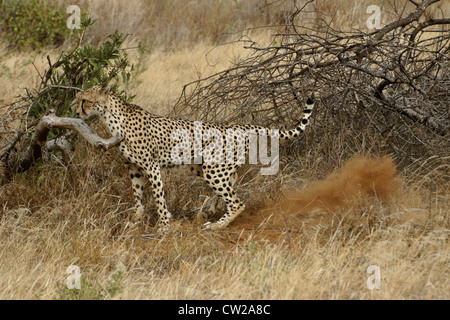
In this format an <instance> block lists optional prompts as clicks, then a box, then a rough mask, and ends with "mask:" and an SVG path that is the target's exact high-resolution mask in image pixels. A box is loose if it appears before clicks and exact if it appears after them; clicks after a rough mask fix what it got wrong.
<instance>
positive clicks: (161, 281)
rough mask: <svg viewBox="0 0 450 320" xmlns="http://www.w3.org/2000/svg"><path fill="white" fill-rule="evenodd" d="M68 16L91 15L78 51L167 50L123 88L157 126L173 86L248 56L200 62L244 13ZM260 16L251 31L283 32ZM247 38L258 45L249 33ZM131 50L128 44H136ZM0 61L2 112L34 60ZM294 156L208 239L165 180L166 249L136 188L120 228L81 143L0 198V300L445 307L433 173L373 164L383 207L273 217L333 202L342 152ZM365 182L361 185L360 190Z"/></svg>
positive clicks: (445, 258)
mask: <svg viewBox="0 0 450 320" xmlns="http://www.w3.org/2000/svg"><path fill="white" fill-rule="evenodd" d="M352 1H353V0H352ZM352 1H350V0H348V1H345V4H346V5H348V6H350V4H354V6H351V7H352V8H353V9H354V11H355V10H356V11H357V9H355V8H359V6H362V5H361V4H360V2H356V1H355V2H352ZM60 3H62V4H66V3H67V2H65V1H60ZM70 3H71V4H76V3H77V2H76V1H70ZM78 3H79V4H80V6H81V7H82V8H84V7H83V6H89V8H90V10H92V13H93V14H96V15H97V16H98V17H99V21H98V23H97V25H96V29H95V32H94V33H93V34H91V35H90V37H92V39H94V38H95V37H98V39H101V38H102V37H104V36H105V35H106V34H107V33H108V32H110V31H111V28H115V27H119V28H122V31H124V32H127V33H130V34H132V35H133V37H135V38H136V39H138V40H142V39H144V40H145V39H147V41H148V42H152V41H154V42H155V43H159V44H162V43H163V42H164V41H167V42H164V43H165V45H159V46H158V45H156V46H155V47H154V48H153V50H152V51H151V53H147V54H146V55H145V56H144V57H143V58H142V57H141V58H142V59H143V60H142V61H141V63H142V64H143V67H144V69H145V70H144V71H142V72H141V73H140V74H139V75H138V78H137V82H135V83H133V84H131V85H130V87H129V90H130V91H132V93H134V94H137V96H136V98H135V102H136V103H138V104H141V105H143V106H144V107H145V108H147V109H148V110H150V111H153V112H156V113H159V114H165V113H167V112H168V110H169V108H170V106H171V104H172V102H173V101H174V100H175V99H176V98H177V97H178V96H179V93H180V92H181V86H182V85H183V84H185V83H187V82H189V81H192V80H195V79H196V78H198V77H203V76H206V75H208V74H211V73H213V72H216V71H218V70H221V69H223V68H226V67H228V66H229V65H230V61H233V60H235V59H238V58H239V57H242V56H243V55H245V54H246V53H247V51H246V50H245V49H243V48H242V45H240V44H233V45H232V46H221V47H218V48H216V49H214V50H212V51H211V48H212V46H213V43H217V42H220V41H222V40H224V39H225V38H221V32H222V31H223V32H228V31H229V30H232V31H233V32H234V31H236V28H238V27H239V28H240V27H241V26H247V25H246V23H247V22H246V21H248V19H249V18H248V17H250V18H251V17H253V16H254V11H253V8H254V6H255V5H256V4H255V2H254V1H233V2H232V1H229V2H228V1H222V2H221V1H208V0H204V1H198V2H194V1H177V0H170V1H151V2H150V1H143V0H140V1H138V0H133V1H131V2H130V1H127V2H123V1H108V5H105V4H104V2H97V1H95V2H94V1H89V2H87V1H84V2H83V1H79V2H78ZM258 3H260V2H259V1H258ZM334 3H335V2H331V1H322V2H321V1H317V2H316V5H317V6H319V7H320V8H319V9H320V10H322V12H323V13H324V15H327V16H330V14H332V13H333V10H334V9H337V10H339V11H338V12H339V16H338V19H340V20H342V21H344V20H346V21H349V19H350V18H352V19H353V21H354V24H356V25H359V22H358V21H360V20H359V19H360V18H359V17H358V16H357V14H355V13H354V12H353V13H351V11H352V10H344V5H343V6H342V8H341V7H336V5H335V4H334ZM342 3H343V2H342ZM130 4H132V5H130ZM383 5H387V4H386V2H383ZM142 6H146V7H145V8H143V7H142ZM233 6H234V7H233ZM224 8H228V9H227V10H224ZM230 8H231V9H230ZM233 8H240V9H239V10H242V15H240V16H239V19H241V20H239V21H236V20H234V18H232V16H233V15H235V13H236V11H233V10H238V9H233ZM333 8H334V9H333ZM361 8H362V7H361ZM363 9H364V8H363ZM152 10H153V11H152ZM266 14H267V17H259V18H258V19H262V20H258V21H259V23H261V24H264V23H265V22H271V23H272V22H274V21H275V20H272V19H282V15H280V17H273V16H272V15H271V14H270V12H267V13H266ZM365 16H366V15H364V17H365ZM100 17H103V18H102V19H100ZM180 17H183V18H184V19H183V23H179V21H180ZM233 17H234V16H233ZM199 19H200V20H201V21H199ZM202 19H203V20H202ZM264 19H266V20H264ZM250 20H251V19H250ZM216 21H219V22H220V23H216ZM252 21H254V20H252ZM336 21H338V20H336ZM364 21H365V20H364ZM251 23H252V22H250V24H251ZM224 24H225V26H226V27H225V26H224ZM255 24H256V25H257V23H256V22H255ZM213 25H217V27H216V28H218V29H217V30H216V29H214V27H213ZM269 34H270V31H269ZM254 36H255V37H260V39H261V41H264V39H267V34H265V33H264V32H263V33H259V34H254ZM133 37H130V39H129V40H130V41H136V39H132V38H133ZM146 37H147V38H146ZM227 39H228V40H230V39H234V38H227ZM227 39H225V40H227ZM94 40H95V39H94ZM133 43H135V42H130V46H131V45H133ZM1 50H2V51H1V52H2V55H1V56H2V57H1V58H0V63H1V70H0V71H1V72H0V90H1V91H0V94H1V97H2V98H1V99H3V100H4V101H3V102H9V101H10V99H12V97H13V96H14V95H16V94H17V93H18V92H19V91H20V90H22V88H24V87H33V84H35V83H37V79H38V74H37V72H36V70H35V66H36V67H37V69H38V70H43V68H44V67H45V65H46V55H45V54H44V53H42V54H39V53H32V54H30V53H15V54H14V55H12V54H8V53H7V52H5V49H4V48H2V49H1ZM50 54H51V55H52V54H54V55H55V56H56V55H57V52H56V51H55V52H51V53H50ZM132 58H134V59H138V56H132ZM33 61H34V65H35V66H33V64H32V62H33ZM0 102H1V101H0ZM3 102H2V103H3ZM95 129H96V130H100V131H101V127H99V126H96V127H95ZM102 133H103V134H104V132H102ZM368 140H370V139H368ZM372 140H373V139H372ZM372 140H371V141H372ZM336 141H339V137H336ZM371 143H372V144H373V145H375V146H376V142H373V141H372V142H371ZM306 145H307V150H302V151H301V153H299V154H296V153H293V154H290V155H282V159H281V167H280V172H279V173H278V174H277V175H276V176H270V177H261V176H258V175H256V174H254V171H248V168H247V167H244V168H243V169H242V170H241V178H240V180H239V181H238V187H237V189H238V194H239V196H240V197H241V198H242V199H243V200H244V201H245V203H246V204H247V210H246V211H245V212H244V213H243V215H242V216H241V217H239V218H238V219H237V220H236V221H235V222H234V223H233V224H232V225H231V226H229V228H227V229H225V230H223V231H219V232H205V231H201V228H200V225H201V221H202V219H203V216H204V214H205V213H207V210H206V208H202V206H203V205H204V204H207V203H208V199H209V200H210V199H211V197H212V196H213V193H212V192H211V191H210V190H209V189H208V188H207V186H206V185H205V184H204V183H203V182H202V181H201V180H199V179H196V178H192V176H190V175H189V174H188V173H187V172H186V171H185V170H183V169H180V170H168V171H164V173H163V180H164V182H165V190H166V198H167V202H168V206H169V209H170V210H171V211H172V212H173V214H174V221H173V227H172V230H171V231H170V233H169V234H168V235H166V236H164V237H153V236H152V235H151V234H152V232H153V231H154V229H153V225H154V223H155V212H156V208H155V205H154V202H153V199H152V197H151V192H150V191H149V190H148V189H149V187H150V186H149V185H147V186H146V190H147V191H146V192H145V194H146V195H145V199H144V202H145V204H146V206H147V216H146V217H145V219H144V220H143V221H142V222H141V223H140V224H138V225H133V224H131V219H130V216H131V215H132V213H133V195H132V191H131V188H130V183H129V181H128V175H127V172H126V168H125V166H124V164H123V162H122V161H121V160H120V158H119V157H118V155H117V154H116V150H110V151H108V152H106V153H102V154H98V153H97V152H95V151H94V150H92V149H91V148H89V147H88V146H87V144H85V143H84V142H83V141H81V140H80V141H79V143H78V144H77V148H76V149H75V150H74V158H73V163H74V165H75V166H76V168H77V170H76V171H75V172H74V171H70V169H69V168H67V167H66V166H65V165H64V164H63V163H62V162H61V160H60V159H59V158H58V156H57V155H55V156H53V157H52V161H51V162H47V163H42V164H37V165H36V166H34V167H33V168H32V169H30V171H28V172H26V173H21V174H17V175H16V176H15V177H14V178H13V180H12V181H11V182H10V183H9V184H8V185H4V186H1V187H0V298H1V299H448V298H449V292H450V283H449V279H448V276H449V274H448V266H449V262H450V254H449V252H450V250H449V249H450V248H449V227H450V225H449V221H450V220H449V200H450V198H449V190H448V183H445V182H446V181H447V182H448V179H449V177H448V165H445V163H448V159H427V160H421V161H422V163H421V164H422V165H421V166H419V169H420V170H419V169H417V167H418V166H411V167H410V168H409V167H406V168H402V169H401V170H399V171H395V163H391V164H388V163H384V164H385V166H381V167H379V170H381V171H379V172H378V173H379V174H380V175H381V176H383V175H387V176H388V177H390V179H387V180H381V182H380V183H381V188H383V187H386V186H388V187H389V186H392V185H390V184H389V181H390V182H392V181H395V182H397V181H399V182H400V183H398V184H397V183H395V186H396V187H398V192H396V193H395V195H394V196H392V197H390V198H389V199H385V198H382V197H380V194H379V192H376V193H374V194H370V192H369V193H358V196H355V197H354V198H353V199H350V200H349V199H345V201H343V202H339V203H338V205H336V206H333V207H332V208H327V209H325V210H324V209H323V208H322V207H320V206H317V207H316V208H315V210H304V209H303V208H300V207H298V208H296V210H294V211H292V210H287V209H286V208H284V207H283V204H285V201H286V198H283V196H282V195H281V194H283V193H288V192H290V191H291V190H292V189H293V188H296V189H298V190H300V191H299V192H300V194H302V193H308V192H309V193H311V192H313V193H314V192H318V191H317V189H315V188H316V187H315V186H320V185H321V184H323V183H324V181H325V182H326V185H327V186H329V187H330V188H331V190H332V191H336V190H338V191H339V190H341V189H342V188H343V187H342V184H339V183H336V181H339V180H338V179H337V180H336V179H332V178H330V177H335V175H336V174H338V173H339V172H342V171H344V172H345V171H346V169H345V168H346V163H347V161H348V160H349V158H350V157H348V156H347V154H348V153H347V152H343V151H342V148H343V146H341V145H339V144H338V143H337V144H336V145H334V146H324V145H316V146H311V145H308V144H306ZM321 148H335V149H336V157H337V159H336V162H337V163H340V164H341V165H340V166H339V167H340V168H343V169H342V170H341V171H339V168H333V167H332V166H331V165H330V164H329V163H327V161H326V160H327V159H323V158H321V156H320V152H319V150H320V149H321ZM370 150H371V152H368V151H367V148H366V146H364V145H360V146H359V147H358V148H357V150H354V153H361V154H367V153H372V155H373V156H374V158H375V159H376V156H377V155H378V154H377V152H376V150H377V149H376V147H373V148H370ZM350 164H351V163H350ZM369 166H371V167H370V168H371V169H373V167H374V164H373V163H370V164H369ZM350 167H351V166H350ZM347 168H348V167H347ZM393 168H394V169H393ZM334 170H337V171H334ZM393 170H394V171H393ZM333 172H334V173H333ZM348 172H349V174H350V175H351V174H354V171H351V170H350V171H348ZM327 176H328V180H327ZM375 178H376V177H375ZM375 181H376V180H373V179H372V180H371V179H368V180H366V182H367V184H366V185H368V186H369V185H373V183H375ZM351 183H352V184H353V186H354V184H358V183H360V182H358V181H356V182H351ZM371 183H372V184H371ZM322 186H323V185H322ZM356 187H357V186H356ZM333 188H334V189H333ZM311 190H313V191H311ZM327 190H328V189H327ZM219 216H220V214H219V215H215V216H213V215H210V216H209V219H210V220H213V219H217V218H218V217H219ZM70 265H77V266H79V267H80V270H81V274H82V281H81V289H80V290H77V289H72V290H70V289H68V288H67V279H68V277H69V276H70V274H68V273H67V272H66V271H67V267H68V266H70ZM370 265H377V266H379V267H380V271H381V289H379V290H376V289H375V290H370V289H369V288H368V287H367V285H366V281H367V278H368V277H369V276H370V274H368V273H367V268H368V267H369V266H370Z"/></svg>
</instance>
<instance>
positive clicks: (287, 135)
mask: <svg viewBox="0 0 450 320" xmlns="http://www.w3.org/2000/svg"><path fill="white" fill-rule="evenodd" d="M313 108H314V97H309V98H308V100H307V101H306V105H305V109H303V118H302V120H301V121H300V124H299V125H298V126H297V127H296V128H294V129H292V130H284V131H280V138H281V139H286V140H288V139H293V138H297V137H298V136H299V135H300V134H301V133H302V132H303V131H305V128H306V126H307V125H308V123H309V120H308V119H309V117H310V116H311V113H312V110H313Z"/></svg>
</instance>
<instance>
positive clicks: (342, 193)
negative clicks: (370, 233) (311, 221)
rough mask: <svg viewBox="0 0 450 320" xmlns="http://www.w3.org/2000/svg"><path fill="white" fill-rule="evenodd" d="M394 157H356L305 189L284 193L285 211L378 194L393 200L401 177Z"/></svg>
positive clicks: (347, 203) (332, 205)
mask: <svg viewBox="0 0 450 320" xmlns="http://www.w3.org/2000/svg"><path fill="white" fill-rule="evenodd" d="M396 173H397V170H396V168H395V164H394V161H393V160H392V158H391V157H384V158H369V157H360V156H358V157H353V158H352V159H350V160H349V161H348V162H347V163H346V164H345V165H344V166H343V167H342V168H341V169H337V170H335V171H333V172H332V173H331V174H330V175H328V176H327V177H326V178H325V179H323V180H320V181H317V182H314V183H312V184H310V185H309V186H308V187H307V188H305V190H302V191H292V192H288V193H286V195H285V200H284V201H283V203H282V209H283V211H285V212H286V213H295V212H299V211H311V210H312V209H316V208H319V209H325V210H331V211H332V210H335V209H337V208H338V207H340V208H347V207H348V206H350V205H351V203H352V200H357V199H360V198H363V197H368V196H371V197H376V198H378V199H379V200H382V201H389V200H391V199H392V198H393V197H394V195H395V194H396V193H397V191H398V189H399V187H400V183H401V181H400V179H399V178H398V177H396Z"/></svg>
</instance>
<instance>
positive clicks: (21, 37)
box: [0, 0, 71, 49]
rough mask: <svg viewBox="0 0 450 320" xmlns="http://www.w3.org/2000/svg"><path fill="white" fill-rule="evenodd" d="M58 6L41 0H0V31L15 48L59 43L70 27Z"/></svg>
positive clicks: (31, 47) (64, 37) (67, 33)
mask: <svg viewBox="0 0 450 320" xmlns="http://www.w3.org/2000/svg"><path fill="white" fill-rule="evenodd" d="M67 17H68V15H67V13H66V12H65V10H64V9H63V8H61V7H55V6H52V5H49V4H47V3H46V2H45V1H42V0H27V1H22V0H0V32H1V33H2V38H3V40H4V41H6V43H7V44H8V45H9V46H10V48H15V49H24V48H25V49H28V48H30V49H41V48H43V47H48V46H53V47H54V46H60V45H62V44H63V43H64V41H65V39H66V37H68V35H69V34H70V32H71V30H70V29H69V28H67V24H66V19H67Z"/></svg>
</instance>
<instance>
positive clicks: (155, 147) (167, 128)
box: [76, 86, 314, 233]
mask: <svg viewBox="0 0 450 320" xmlns="http://www.w3.org/2000/svg"><path fill="white" fill-rule="evenodd" d="M76 104H77V107H76V113H77V115H78V116H79V117H80V118H81V119H82V120H87V119H90V118H96V117H98V118H99V119H100V121H102V122H103V123H104V124H105V126H106V128H107V129H108V131H109V132H110V134H111V135H113V136H116V137H118V138H121V139H122V140H121V142H120V144H119V145H118V148H119V150H120V152H121V154H122V156H123V157H124V158H125V161H126V164H127V165H128V169H129V174H130V178H131V184H132V188H133V193H134V197H135V214H134V217H133V219H134V220H139V219H140V218H141V217H142V215H143V213H144V206H143V204H142V199H143V191H144V184H145V179H146V178H147V179H149V180H150V182H151V185H152V191H153V197H154V199H155V202H156V206H157V213H158V218H159V220H158V231H157V232H162V233H165V232H167V231H168V230H169V229H170V218H171V213H170V212H169V211H168V209H167V205H166V201H165V197H164V189H163V181H162V179H161V172H160V169H161V168H164V167H173V166H175V165H180V164H188V165H189V166H190V169H191V171H193V172H194V173H196V174H197V176H200V177H202V178H203V179H204V180H205V181H206V183H207V184H208V185H209V186H210V187H211V188H212V189H213V191H214V192H215V193H216V194H217V195H218V197H219V198H221V199H223V200H224V202H225V205H226V213H225V214H224V215H223V216H222V217H221V218H220V219H219V220H218V221H216V222H214V223H211V222H207V223H205V224H204V225H203V228H204V229H210V230H217V229H221V228H225V227H226V226H228V225H229V224H230V223H231V222H232V221H233V220H234V219H235V218H236V217H237V216H239V214H240V213H242V211H243V210H244V208H245V205H244V204H243V203H242V202H241V200H239V198H238V197H237V195H236V193H235V191H234V190H233V185H234V183H235V181H236V178H237V173H236V172H237V169H238V168H239V167H240V165H241V164H242V161H241V162H239V161H223V160H224V157H225V156H224V153H222V152H218V151H221V150H220V149H221V148H225V145H227V146H229V145H231V144H230V142H231V141H232V142H233V144H235V143H238V144H239V143H240V144H239V147H237V146H236V149H235V151H234V153H233V154H232V156H231V157H230V158H227V160H230V159H231V160H236V157H237V156H238V151H240V152H242V151H243V152H244V153H245V154H246V155H247V156H248V153H249V150H248V149H249V141H250V140H251V139H249V136H248V135H247V136H245V135H244V134H245V132H248V131H249V130H253V131H258V132H263V133H264V132H265V133H264V134H268V131H266V130H268V129H265V128H264V127H260V126H254V125H231V126H227V125H222V124H215V123H201V126H198V123H199V122H194V121H190V120H183V119H177V118H169V117H162V116H157V115H153V114H151V113H149V112H147V111H145V110H144V109H143V108H141V107H139V106H137V105H134V104H130V103H126V102H125V101H123V100H122V99H121V98H120V97H119V96H118V95H117V94H116V93H114V92H113V91H111V90H110V89H108V88H106V87H104V86H94V87H92V88H90V89H87V90H85V91H82V92H79V93H78V94H77V96H76ZM313 107H314V99H313V98H308V100H307V102H306V106H305V108H304V110H303V118H302V119H301V121H300V123H299V125H298V126H297V127H296V128H294V129H292V130H281V131H278V130H277V131H273V130H272V133H273V132H275V136H274V137H275V138H276V139H281V140H289V139H294V138H296V137H298V136H299V135H300V134H301V133H302V132H303V131H304V130H305V127H306V126H307V125H308V123H309V121H308V118H309V117H310V115H311V112H312V109H313ZM230 129H233V130H234V133H235V136H234V138H233V139H232V140H229V142H228V141H227V142H228V143H225V144H224V143H222V144H219V147H218V148H215V149H211V150H212V151H211V150H209V151H211V152H210V153H207V152H205V151H206V149H207V147H208V146H211V145H212V142H213V141H214V140H215V139H216V140H217V141H219V140H220V139H218V138H220V137H217V133H218V134H219V135H222V137H223V138H225V135H226V133H227V132H228V131H227V130H230ZM180 130H181V131H180ZM208 130H210V131H211V130H213V132H214V133H215V137H214V138H213V139H210V140H208V141H207V139H205V138H204V137H203V135H204V134H205V133H206V132H207V131H208ZM176 132H182V133H184V138H187V139H184V140H181V138H180V137H183V135H179V136H178V139H175V138H174V137H175V136H176V135H174V134H175V133H176ZM236 132H237V133H236ZM198 136H200V137H203V138H200V141H198V140H199V139H196V137H198ZM180 141H183V142H180ZM225 141H226V139H225ZM277 141H278V140H277ZM202 143H203V144H205V147H204V149H202ZM199 144H200V145H199ZM215 146H216V147H217V145H215ZM177 148H178V149H177ZM175 149H177V150H178V151H180V153H179V154H182V156H181V157H179V158H176V157H174V150H175ZM199 149H200V152H197V151H196V150H199ZM202 150H203V151H202ZM227 151H229V149H227ZM202 152H203V153H202ZM227 155H228V154H227ZM199 158H200V161H199ZM181 160H184V161H181ZM192 160H194V162H192ZM202 160H203V161H202Z"/></svg>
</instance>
